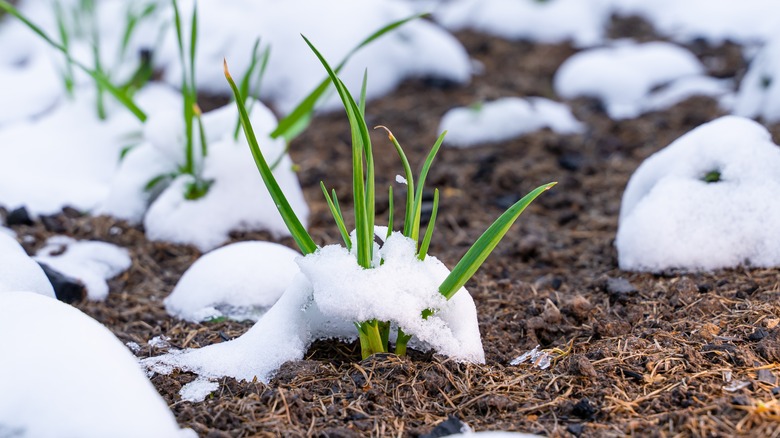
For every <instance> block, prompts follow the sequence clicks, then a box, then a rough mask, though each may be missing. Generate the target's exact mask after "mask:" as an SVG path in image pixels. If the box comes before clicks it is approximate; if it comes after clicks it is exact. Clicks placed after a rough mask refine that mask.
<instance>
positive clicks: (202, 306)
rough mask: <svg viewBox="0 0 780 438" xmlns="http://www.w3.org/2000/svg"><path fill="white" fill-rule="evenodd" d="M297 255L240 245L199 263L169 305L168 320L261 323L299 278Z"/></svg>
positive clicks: (277, 248)
mask: <svg viewBox="0 0 780 438" xmlns="http://www.w3.org/2000/svg"><path fill="white" fill-rule="evenodd" d="M299 256H300V254H299V253H298V252H297V251H293V250H292V249H290V248H288V247H286V246H284V245H279V244H276V243H271V242H239V243H234V244H231V245H227V246H224V247H222V248H219V249H216V250H214V251H212V252H210V253H208V254H206V255H204V256H203V257H201V258H200V259H198V260H197V261H196V262H195V263H194V264H193V265H192V266H190V268H189V269H187V271H186V272H185V273H184V275H183V276H182V277H181V279H180V280H179V282H178V283H177V284H176V287H175V288H174V289H173V292H172V293H171V294H170V295H169V296H168V297H167V298H166V299H165V310H166V311H168V314H170V315H172V316H175V317H177V318H182V319H186V320H188V321H191V322H201V321H205V320H209V319H213V318H219V317H223V316H224V317H227V318H231V319H234V320H237V321H243V320H247V319H249V320H253V321H257V320H258V319H259V318H260V317H261V316H262V315H263V313H265V312H266V311H267V310H268V309H269V308H270V307H271V306H273V305H274V303H276V301H277V300H278V299H279V297H280V296H282V293H284V290H285V289H287V286H289V285H290V283H292V280H293V278H295V275H296V274H298V272H299V269H298V265H297V264H296V263H295V258H296V257H299Z"/></svg>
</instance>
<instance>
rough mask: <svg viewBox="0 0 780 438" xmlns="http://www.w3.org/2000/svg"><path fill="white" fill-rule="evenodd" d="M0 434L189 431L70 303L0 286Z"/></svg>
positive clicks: (163, 434) (111, 340)
mask: <svg viewBox="0 0 780 438" xmlns="http://www.w3.org/2000/svg"><path fill="white" fill-rule="evenodd" d="M0 333H13V335H12V336H2V337H0V350H2V351H3V360H2V361H0V393H2V394H3V396H2V397H0V434H3V435H4V436H19V435H21V436H29V437H43V438H46V437H62V436H79V437H85V438H91V437H95V438H102V437H108V436H111V437H128V438H129V437H141V436H143V437H160V438H167V437H195V436H196V435H195V433H194V432H193V431H192V430H189V429H186V430H181V429H179V426H178V425H177V424H176V419H175V418H174V416H173V414H172V413H171V411H170V410H169V409H168V405H167V404H166V403H165V401H164V400H163V399H162V397H160V395H159V394H157V391H156V390H155V389H154V386H152V384H151V383H150V382H149V380H148V379H147V378H146V376H145V375H144V373H143V371H142V370H141V369H140V368H139V367H138V363H137V361H136V358H135V356H133V355H132V354H131V353H130V352H129V351H128V349H127V347H125V346H124V345H123V344H122V342H120V341H119V340H118V339H116V338H115V337H114V335H113V334H112V333H111V332H110V331H109V330H108V329H106V328H105V327H103V326H102V325H100V324H99V323H98V322H96V321H95V320H93V319H92V318H90V317H88V316H86V315H85V314H83V313H81V311H79V310H77V309H76V308H74V307H72V306H69V305H67V304H64V303H61V302H59V301H57V300H55V299H51V298H47V297H42V296H40V295H37V294H33V293H29V292H7V293H2V294H0Z"/></svg>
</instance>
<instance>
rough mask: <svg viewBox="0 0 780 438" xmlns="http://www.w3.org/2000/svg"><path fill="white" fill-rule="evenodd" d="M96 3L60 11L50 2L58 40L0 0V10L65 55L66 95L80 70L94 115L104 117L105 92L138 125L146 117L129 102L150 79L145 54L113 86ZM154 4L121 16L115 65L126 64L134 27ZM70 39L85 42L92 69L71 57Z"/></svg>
mask: <svg viewBox="0 0 780 438" xmlns="http://www.w3.org/2000/svg"><path fill="white" fill-rule="evenodd" d="M96 6H97V2H96V1H95V0H79V1H78V2H77V3H76V4H74V5H73V7H71V8H64V7H63V6H62V4H61V3H60V2H59V1H56V2H54V13H55V16H56V21H57V33H58V37H59V41H56V40H55V39H54V38H52V37H51V36H50V35H49V34H47V33H46V32H45V31H44V30H43V29H42V28H41V27H40V26H38V25H36V24H35V23H33V22H32V21H31V20H30V19H29V18H28V17H26V16H24V15H23V14H22V13H21V12H20V11H19V10H18V9H16V8H15V7H14V6H13V5H12V4H11V3H9V2H8V1H6V0H0V11H2V12H6V13H8V14H10V15H11V16H13V17H15V18H17V19H18V20H19V21H21V22H22V23H24V24H25V25H26V26H27V27H28V28H30V29H31V30H32V31H33V32H35V33H36V34H37V35H38V36H39V37H40V38H41V39H43V40H44V41H46V42H47V43H48V44H49V45H50V46H52V47H53V48H55V49H57V50H58V51H60V52H62V53H63V55H65V67H64V70H63V72H62V80H63V85H64V87H65V90H66V93H67V94H68V96H70V97H73V95H74V93H75V70H76V69H78V70H81V71H83V72H84V73H86V74H87V75H89V76H90V77H91V78H92V80H93V81H94V83H95V86H96V87H97V101H96V109H97V114H98V116H99V117H100V118H101V119H105V118H106V117H107V114H106V108H105V95H106V93H108V94H110V95H112V96H113V97H114V98H115V99H116V100H117V101H118V102H119V103H121V104H122V105H123V106H125V107H126V108H127V109H128V110H129V111H130V112H131V113H132V114H133V115H135V116H136V118H138V120H140V121H141V122H143V121H145V120H146V114H145V113H144V112H143V111H142V110H141V109H140V108H139V107H138V106H137V105H136V104H135V102H133V100H132V96H133V93H134V92H135V91H136V90H138V89H139V88H140V87H141V86H143V84H145V83H146V82H147V81H148V80H149V79H150V78H151V76H152V65H151V57H150V56H148V53H144V54H140V56H139V64H138V66H137V68H136V70H135V72H134V73H133V75H132V77H131V78H130V79H129V80H128V81H127V82H126V83H125V84H122V85H115V84H114V83H113V82H112V79H111V76H113V73H112V72H111V71H110V69H108V68H107V67H106V66H105V65H104V63H103V61H102V58H101V52H100V33H99V32H98V19H97V7H96ZM156 7H157V5H156V3H153V2H152V3H145V4H140V7H139V4H136V3H132V4H129V5H128V8H127V10H126V16H125V23H124V24H125V27H124V29H123V33H122V39H121V41H120V46H119V47H118V48H117V50H118V58H117V59H118V62H119V63H120V64H121V63H123V62H126V61H127V58H128V49H129V43H130V40H131V38H132V36H133V34H134V32H135V31H136V29H137V25H138V24H139V23H140V22H141V21H143V20H144V19H147V18H148V17H150V16H151V15H152V14H153V13H154V11H155V9H156ZM74 40H81V41H87V43H88V44H89V46H90V50H91V53H92V62H93V66H92V67H88V66H86V65H85V64H83V63H81V62H80V61H78V60H76V59H75V58H74V57H73V56H72V51H71V50H72V48H73V42H74Z"/></svg>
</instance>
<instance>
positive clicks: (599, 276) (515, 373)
mask: <svg viewBox="0 0 780 438" xmlns="http://www.w3.org/2000/svg"><path fill="white" fill-rule="evenodd" d="M633 28H636V23H633V24H632V22H628V24H626V23H622V24H621V25H620V26H616V27H615V31H614V33H615V34H616V35H621V36H625V34H626V33H630V29H633ZM639 28H640V29H641V30H640V33H641V36H642V38H644V39H647V38H648V36H647V34H648V32H651V30H648V29H647V26H640V27H639ZM627 29H629V30H627ZM650 34H651V33H650ZM458 36H459V38H460V39H461V41H463V43H464V44H465V45H466V47H467V48H468V50H469V52H470V53H471V55H472V56H473V57H474V58H476V59H478V60H479V61H480V62H482V63H483V64H484V67H485V73H484V74H483V75H481V76H477V77H475V78H474V79H473V81H472V83H471V84H469V85H468V86H451V85H449V84H443V83H440V82H436V81H426V80H415V81H410V82H407V83H405V84H404V85H403V86H402V87H401V88H400V89H399V90H398V91H397V92H396V93H394V94H393V95H392V96H390V97H387V98H385V99H382V100H379V101H375V102H371V103H370V105H369V109H368V118H369V123H370V124H383V125H387V126H388V127H390V128H391V129H392V130H393V132H394V133H395V135H396V137H397V138H399V139H400V141H401V142H402V144H404V146H405V148H406V149H407V153H408V155H409V156H410V160H412V162H413V163H420V162H421V160H422V159H423V158H424V156H425V154H426V153H427V150H428V148H429V147H430V146H431V145H432V144H433V142H434V140H435V134H436V128H437V125H438V123H439V120H440V118H441V116H442V115H443V114H444V112H445V111H447V110H448V109H450V108H451V107H454V106H460V105H468V104H471V103H473V102H475V101H478V100H481V99H494V98H498V97H503V96H547V97H552V96H553V93H552V87H551V80H552V75H553V73H554V72H555V70H556V69H557V67H558V66H559V65H560V64H561V63H562V62H563V60H564V59H566V57H568V56H569V55H571V54H572V53H574V49H572V48H571V47H570V46H568V45H566V44H562V45H539V44H531V43H526V42H507V41H502V40H499V39H496V38H491V37H488V36H484V35H478V34H472V33H462V34H459V35H458ZM691 47H692V48H693V49H695V50H696V53H697V54H699V55H700V56H701V57H702V59H703V60H704V61H705V62H706V65H708V66H712V73H713V74H716V75H718V76H724V75H729V74H732V75H733V74H737V75H740V74H742V73H743V72H744V69H745V65H744V61H743V60H742V57H741V56H740V54H739V48H738V47H736V46H734V45H732V44H727V45H724V46H719V47H708V46H706V45H704V44H696V45H693V46H691ZM572 104H573V108H574V111H575V113H576V115H577V116H578V117H579V118H580V119H581V120H583V121H585V122H586V123H587V125H588V132H587V133H586V134H584V135H578V136H561V135H556V134H554V133H552V132H549V131H543V132H539V133H537V134H534V135H529V136H526V137H523V138H520V139H517V140H512V141H508V142H504V143H501V144H494V145H484V146H480V147H475V148H472V149H467V150H455V149H444V150H443V151H442V152H441V153H440V154H439V156H438V158H437V160H436V163H435V165H434V167H433V170H432V173H431V175H430V177H429V187H433V186H436V187H438V188H439V189H440V190H441V193H442V195H443V196H442V200H441V209H440V213H439V219H438V221H437V227H436V235H435V237H434V242H433V245H432V247H431V250H430V253H431V254H434V255H436V256H437V257H439V258H440V259H442V260H443V261H444V262H445V263H446V264H447V265H449V266H453V265H454V264H455V262H457V260H458V259H459V258H460V256H461V255H462V254H463V253H464V252H465V250H466V249H467V247H468V245H469V244H470V243H471V242H473V241H474V240H475V239H476V238H477V237H478V236H479V234H480V233H481V232H482V231H483V230H484V229H485V228H486V227H487V226H488V225H489V224H490V223H491V222H492V220H493V219H495V218H496V217H497V216H498V215H499V214H500V213H501V211H502V210H503V208H505V207H506V206H507V205H509V204H510V203H512V202H513V201H514V200H516V199H518V198H519V197H520V196H521V195H523V194H525V193H526V192H528V191H529V190H531V189H532V188H534V187H536V186H538V185H540V184H542V183H546V182H549V181H558V182H559V184H558V186H556V187H555V188H554V189H553V190H551V191H549V192H547V193H545V194H544V195H543V196H542V197H540V198H539V200H538V201H537V202H536V203H534V204H533V205H532V206H531V207H530V208H529V209H528V210H527V211H526V213H524V215H523V216H522V217H521V219H520V220H519V221H518V223H517V224H516V225H515V226H514V228H513V229H512V230H511V231H510V233H509V234H508V235H507V237H506V238H505V240H504V242H503V243H501V245H500V246H499V247H498V248H497V250H496V252H495V253H494V255H493V256H491V257H490V258H489V259H488V262H487V263H486V265H485V266H484V267H483V268H482V269H481V270H480V271H479V272H478V273H477V275H476V276H475V277H474V278H473V279H472V280H471V281H470V282H469V283H468V285H467V287H468V289H469V290H470V291H471V293H472V295H473V296H474V299H475V301H476V304H477V309H478V312H479V322H480V330H481V333H482V336H483V343H484V347H485V351H486V355H487V363H486V364H485V365H469V364H460V363H455V362H453V361H449V360H447V359H446V358H441V357H438V356H435V355H430V354H423V353H413V354H412V356H411V358H398V357H395V356H393V355H386V356H379V357H372V358H369V359H367V360H364V361H359V354H358V349H357V347H356V345H354V344H352V345H344V344H341V343H339V342H336V341H320V342H317V343H315V345H314V346H312V348H311V349H310V351H309V353H308V354H307V357H306V359H305V360H303V361H299V362H294V363H288V364H286V365H284V366H283V367H282V369H281V370H280V371H279V373H278V374H277V376H276V378H275V379H274V380H273V381H272V382H271V383H270V384H268V385H265V384H262V383H250V382H237V381H235V380H233V379H224V380H222V381H221V382H220V388H219V390H218V391H217V392H215V393H214V394H213V395H212V396H211V397H210V398H208V399H207V400H206V401H204V402H202V403H194V404H193V403H189V402H183V401H180V399H179V396H178V390H179V389H180V388H181V386H182V385H183V384H185V383H187V382H189V381H191V380H193V379H194V376H193V375H192V374H188V373H178V374H173V375H171V376H159V375H158V376H155V377H153V378H152V382H153V383H154V385H155V386H156V387H157V389H158V390H159V391H160V393H161V394H162V395H163V397H164V398H165V399H166V400H167V401H168V403H169V404H170V405H171V409H172V410H173V411H174V413H175V415H176V417H177V419H178V421H179V422H180V424H181V425H182V426H186V427H191V428H192V429H194V430H195V431H197V432H198V434H199V435H201V436H208V437H222V436H225V437H227V436H232V437H246V436H266V435H267V436H277V435H278V436H304V435H315V436H333V437H350V436H368V435H372V436H419V435H421V434H426V433H430V432H431V430H432V429H433V428H434V427H435V426H436V425H437V424H438V423H440V422H442V421H444V420H445V419H446V418H447V417H448V416H450V415H455V416H457V417H459V418H460V419H462V420H463V421H465V422H466V423H468V424H469V425H470V426H471V427H472V428H474V429H475V430H498V429H503V430H515V431H524V432H531V433H538V434H542V435H549V436H570V435H573V436H600V437H601V436H623V435H632V434H636V435H647V436H734V435H745V436H778V435H780V423H778V421H779V420H780V403H778V401H777V400H776V397H777V395H776V394H778V393H780V386H779V385H778V381H777V377H778V373H779V372H780V365H779V364H778V362H779V361H780V327H778V325H779V324H778V323H780V305H778V304H777V303H778V296H780V287H779V286H778V278H779V277H778V271H777V270H776V269H758V270H756V269H743V268H740V269H731V270H723V271H718V272H714V273H683V272H663V273H657V274H648V273H631V272H624V271H621V270H619V269H618V268H617V262H616V251H615V248H614V246H613V240H614V236H615V232H616V229H617V217H618V211H619V208H620V200H621V196H622V192H623V189H624V188H625V185H626V182H627V181H628V178H629V177H630V175H631V173H632V172H633V171H634V170H635V169H636V167H637V166H638V165H639V164H640V163H641V162H642V160H643V159H645V158H646V157H647V156H649V155H650V154H652V153H653V152H655V151H657V150H659V149H661V148H663V147H664V146H666V145H667V144H669V143H670V142H671V141H672V140H674V139H675V138H677V137H679V136H680V135H682V134H684V133H685V132H687V131H688V130H690V129H692V128H694V127H695V126H697V125H699V124H701V123H703V122H706V121H709V120H712V119H714V118H716V117H717V116H719V115H720V111H719V109H718V108H717V105H716V104H715V103H714V102H713V101H712V100H709V99H704V98H694V99H690V100H688V101H686V102H684V103H682V104H680V105H677V106H675V107H674V108H671V109H670V110H668V111H664V112H658V113H652V114H648V115H645V116H643V117H640V118H638V119H636V120H629V121H623V122H615V121H612V120H610V119H609V118H608V117H606V116H605V115H604V113H603V112H602V111H601V110H600V108H599V105H598V103H596V102H593V101H590V100H587V99H581V100H578V101H576V102H573V103H572ZM348 137H349V131H348V126H347V123H346V120H345V117H344V116H343V115H342V114H333V115H327V116H323V117H319V118H317V119H316V120H315V121H314V123H313V125H312V126H311V128H310V129H309V130H308V131H307V132H306V133H305V134H304V135H303V136H302V137H301V138H299V139H298V140H297V141H296V142H295V143H294V145H293V148H292V155H293V158H294V161H295V162H296V163H297V164H298V165H299V166H300V172H299V176H300V179H301V183H302V185H303V187H304V190H305V194H306V197H307V200H308V201H309V203H310V206H311V209H312V216H311V233H312V234H313V236H315V239H316V240H317V241H318V242H319V243H335V242H338V241H339V235H338V231H337V229H336V227H335V226H334V225H333V223H332V219H331V218H330V213H329V212H328V210H327V206H326V204H325V202H324V201H323V199H322V195H321V192H320V189H319V181H320V180H324V181H325V182H326V184H327V185H328V186H331V187H335V188H336V190H337V191H338V192H339V193H340V194H342V198H344V200H343V203H344V204H345V208H348V202H347V199H346V198H348V194H349V193H350V185H351V183H350V178H351V174H350V171H349V165H350V159H349V153H350V149H349V146H348V144H347V142H348ZM375 150H376V155H377V157H376V160H377V174H378V179H377V187H386V186H387V185H388V184H389V183H390V182H391V181H392V180H393V178H394V176H395V175H396V174H398V173H400V163H399V162H398V159H397V157H396V156H395V153H394V151H393V149H392V147H391V145H390V144H389V143H388V141H387V139H386V137H385V136H384V135H381V133H379V132H377V133H376V136H375ZM383 193H384V192H383ZM378 198H379V199H378V210H380V213H381V214H385V213H386V212H383V211H382V210H386V207H383V206H385V205H387V204H386V203H387V195H386V194H379V195H378ZM396 204H400V202H396ZM397 217H398V216H397ZM55 219H56V220H54V221H48V227H49V229H47V228H46V226H44V225H43V224H42V223H36V225H34V226H32V227H24V226H21V227H16V231H17V232H19V234H20V235H21V236H27V235H31V236H33V237H34V238H35V243H32V244H28V249H29V250H33V249H34V246H36V245H40V244H41V242H42V241H43V239H44V238H45V237H46V236H47V235H49V234H51V229H53V228H60V229H61V231H64V232H65V233H67V234H70V235H73V236H76V237H78V238H89V239H100V240H105V241H109V242H114V243H117V244H120V245H122V246H125V247H127V248H129V249H130V250H131V252H132V255H133V260H134V264H133V267H132V268H131V270H130V271H129V272H127V273H125V274H123V275H122V276H121V277H119V278H116V279H114V280H113V281H112V282H111V286H112V293H111V295H110V296H109V298H108V300H107V301H105V302H102V303H94V302H82V303H78V304H77V306H78V307H79V308H81V309H82V310H84V311H85V312H87V313H88V314H89V315H91V316H93V317H95V318H96V319H97V320H99V321H100V322H102V323H103V324H105V325H107V326H108V327H109V328H110V329H111V330H112V331H113V332H114V333H115V334H116V335H117V336H118V337H119V338H120V339H121V340H122V341H124V342H128V341H135V342H137V343H139V344H140V345H143V346H146V345H147V344H146V342H147V341H148V340H149V339H151V338H152V337H154V336H158V335H165V336H169V337H170V338H171V341H170V343H171V344H172V345H173V346H175V347H178V348H184V347H200V346H204V345H209V344H213V343H218V342H223V341H224V340H225V339H230V338H233V337H236V336H239V335H240V334H241V333H243V332H244V331H246V330H247V329H248V328H249V327H250V325H249V324H241V323H235V322H220V323H210V324H190V323H185V322H181V321H177V320H175V319H172V318H170V317H169V316H167V314H166V313H165V311H164V309H163V307H162V299H163V298H164V297H165V296H166V295H167V294H168V293H170V291H171V290H172V289H173V286H174V285H175V283H176V281H177V280H178V278H179V277H180V276H181V274H182V273H183V272H184V270H185V269H186V268H187V267H189V266H190V265H191V264H192V263H193V262H194V261H195V260H196V258H197V257H198V256H199V253H198V252H197V251H196V250H194V249H193V248H190V247H186V246H176V245H170V244H166V243H157V242H149V241H147V240H146V239H145V237H144V235H143V232H142V231H141V230H139V229H138V228H134V227H129V226H127V225H126V224H123V223H120V222H117V221H115V220H112V219H109V218H91V217H77V216H76V215H73V214H62V215H58V216H57V217H56V218H55ZM53 224H54V225H53ZM235 238H236V239H237V240H244V239H268V238H269V236H268V235H266V234H264V233H242V234H240V235H236V236H235ZM282 242H283V243H285V244H287V245H290V246H292V242H291V241H290V240H289V239H287V240H283V241H282ZM620 279H623V280H624V281H621V280H620ZM537 344H540V345H541V348H543V349H550V351H551V354H552V355H553V357H554V358H555V360H554V361H553V365H552V366H551V367H550V368H548V369H545V370H541V369H539V368H537V367H535V366H533V364H521V365H517V366H511V365H509V361H510V360H512V359H513V358H515V357H517V356H518V355H520V354H522V353H524V352H526V351H528V350H530V349H531V348H533V347H534V346H535V345H537ZM553 349H557V350H553ZM161 352H163V350H158V349H153V348H151V347H144V349H143V350H142V351H140V352H139V353H138V355H139V356H141V357H148V356H150V355H156V354H159V353H161ZM247 360H251V358H247ZM735 382H736V383H739V382H744V384H742V385H737V384H735Z"/></svg>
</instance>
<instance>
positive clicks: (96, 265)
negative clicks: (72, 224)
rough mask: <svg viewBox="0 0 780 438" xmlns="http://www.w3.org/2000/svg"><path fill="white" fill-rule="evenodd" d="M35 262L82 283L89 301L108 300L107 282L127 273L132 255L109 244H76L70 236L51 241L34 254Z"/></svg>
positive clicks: (95, 242) (55, 238)
mask: <svg viewBox="0 0 780 438" xmlns="http://www.w3.org/2000/svg"><path fill="white" fill-rule="evenodd" d="M35 259H36V260H37V261H39V262H41V263H45V264H47V265H49V266H51V267H52V268H54V269H55V270H57V271H59V272H61V273H63V274H65V275H67V276H69V277H73V278H76V279H78V280H80V281H81V282H82V283H84V286H85V287H86V289H87V298H89V299H90V300H104V299H106V297H107V296H108V283H106V280H108V279H111V278H114V277H116V276H117V275H119V274H121V273H123V272H125V271H126V270H128V269H129V268H130V265H131V264H132V260H131V259H130V254H129V253H128V251H127V250H126V249H124V248H120V247H118V246H116V245H113V244H111V243H107V242H98V241H86V240H82V241H77V240H75V239H72V238H70V237H67V236H54V237H51V238H49V239H48V240H47V241H46V245H45V246H44V247H43V248H41V249H40V250H39V251H38V252H37V253H36V254H35Z"/></svg>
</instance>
